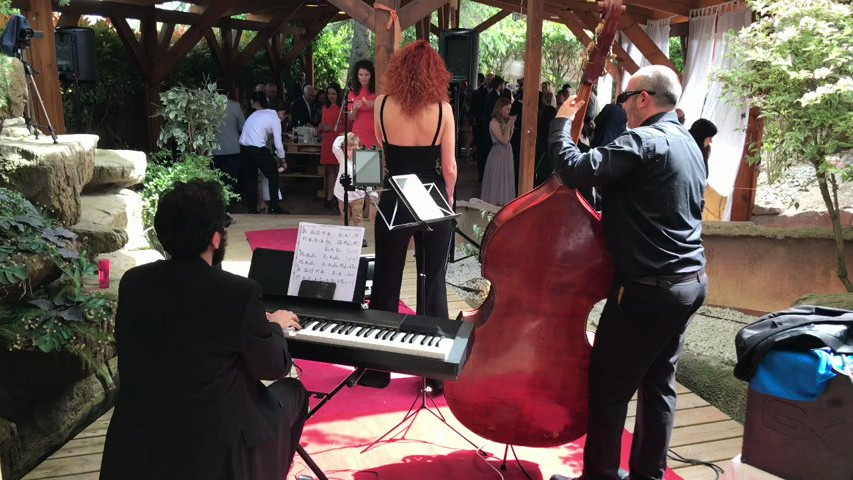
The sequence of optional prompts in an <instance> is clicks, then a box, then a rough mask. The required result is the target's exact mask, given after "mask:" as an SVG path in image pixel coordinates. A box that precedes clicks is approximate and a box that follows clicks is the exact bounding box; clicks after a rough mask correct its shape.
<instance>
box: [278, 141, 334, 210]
mask: <svg viewBox="0 0 853 480" xmlns="http://www.w3.org/2000/svg"><path fill="white" fill-rule="evenodd" d="M321 149H322V144H320V143H296V142H293V141H285V142H284V152H285V154H286V155H287V157H286V158H285V160H286V161H287V170H285V171H284V173H282V174H281V176H282V177H285V178H319V179H324V178H325V171H324V167H323V165H320V150H321ZM317 197H318V198H326V190H325V182H323V186H322V187H321V188H320V189H319V190H318V191H317Z"/></svg>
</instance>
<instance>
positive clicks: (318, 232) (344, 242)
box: [287, 222, 364, 302]
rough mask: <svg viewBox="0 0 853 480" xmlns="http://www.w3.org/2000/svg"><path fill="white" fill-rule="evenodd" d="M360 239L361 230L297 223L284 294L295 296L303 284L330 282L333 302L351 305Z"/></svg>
mask: <svg viewBox="0 0 853 480" xmlns="http://www.w3.org/2000/svg"><path fill="white" fill-rule="evenodd" d="M363 238H364V227H344V226H341V225H321V224H318V223H307V222H300V223H299V233H298V235H297V237H296V251H295V252H294V255H293V268H292V269H291V270H290V285H289V286H288V288H287V294H288V295H291V296H297V295H298V293H299V286H300V285H301V284H302V281H303V280H313V281H318V282H331V283H334V284H335V296H334V300H340V301H345V302H351V301H352V299H353V297H354V294H355V284H356V277H357V276H358V260H359V256H360V255H361V241H362V239H363Z"/></svg>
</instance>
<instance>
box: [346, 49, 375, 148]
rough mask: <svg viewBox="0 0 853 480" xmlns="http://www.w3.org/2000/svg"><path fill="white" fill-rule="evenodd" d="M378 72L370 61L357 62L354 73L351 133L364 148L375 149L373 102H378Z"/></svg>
mask: <svg viewBox="0 0 853 480" xmlns="http://www.w3.org/2000/svg"><path fill="white" fill-rule="evenodd" d="M374 77H376V70H374V68H373V63H372V62H371V61H370V60H359V61H357V62H355V67H354V68H353V72H352V84H353V88H352V90H351V91H350V92H349V93H348V94H347V95H348V99H349V121H350V129H349V130H350V131H351V132H352V133H354V134H356V135H357V136H358V138H360V139H361V144H362V146H363V147H364V148H373V146H374V145H375V143H374V142H375V138H376V134H375V133H374V130H373V102H374V100H376V78H374Z"/></svg>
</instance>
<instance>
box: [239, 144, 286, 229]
mask: <svg viewBox="0 0 853 480" xmlns="http://www.w3.org/2000/svg"><path fill="white" fill-rule="evenodd" d="M240 155H242V157H243V165H242V167H241V169H240V183H241V185H240V193H241V195H242V197H243V200H245V202H246V207H247V208H248V209H249V213H258V170H260V171H261V173H263V174H264V175H265V176H266V177H267V180H269V187H270V211H271V212H277V211H280V210H281V208H280V207H279V206H278V163H277V162H276V161H275V159H274V158H273V156H272V152H270V151H269V149H268V148H266V147H250V146H246V145H240Z"/></svg>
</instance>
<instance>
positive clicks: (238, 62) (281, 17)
mask: <svg viewBox="0 0 853 480" xmlns="http://www.w3.org/2000/svg"><path fill="white" fill-rule="evenodd" d="M304 3H305V2H304V0H299V1H297V2H294V4H293V5H292V6H291V7H290V8H291V9H290V10H289V11H287V10H282V11H279V12H278V13H277V14H276V15H275V17H274V18H273V19H272V20H271V21H270V22H269V23H268V24H267V26H266V28H264V29H263V30H261V31H260V32H258V33H257V35H255V38H253V39H252V41H251V42H249V44H248V45H246V48H244V49H243V51H242V52H240V54H239V55H237V58H236V59H235V60H234V65H233V66H234V68H236V69H238V70H239V69H242V68H243V67H244V66H246V65H248V64H249V60H251V59H252V57H254V56H255V54H256V53H258V52H259V51H260V50H261V48H263V47H264V44H266V43H267V41H268V40H269V39H270V38H272V37H273V35H276V34H278V33H279V31H280V30H281V28H282V26H283V25H284V24H285V22H287V20H289V19H290V18H291V17H292V16H293V15H294V14H295V13H296V12H297V11H298V10H299V9H300V8H302V5H303V4H304ZM324 26H325V24H324Z"/></svg>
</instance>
